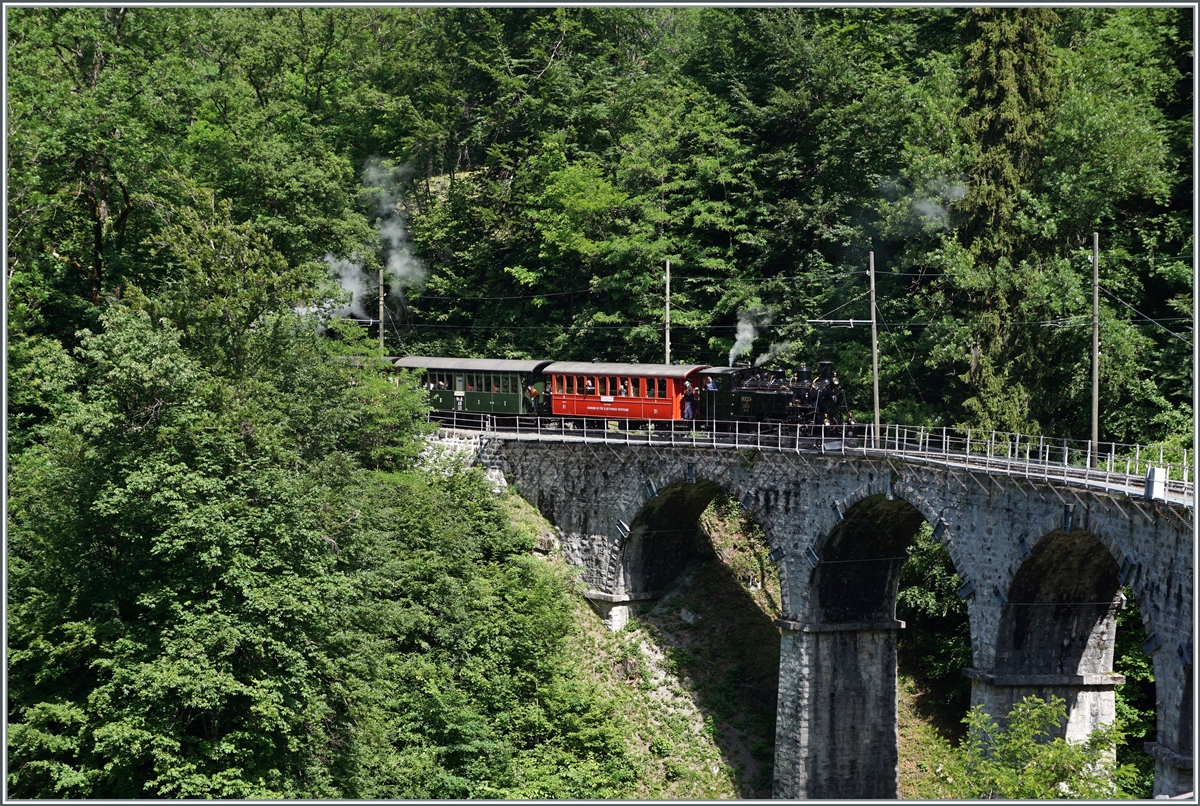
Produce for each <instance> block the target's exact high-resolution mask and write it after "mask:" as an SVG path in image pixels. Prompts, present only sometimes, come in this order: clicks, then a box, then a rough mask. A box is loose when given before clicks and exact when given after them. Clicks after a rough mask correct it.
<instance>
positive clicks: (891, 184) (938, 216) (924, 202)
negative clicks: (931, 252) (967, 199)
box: [880, 176, 967, 230]
mask: <svg viewBox="0 0 1200 806" xmlns="http://www.w3.org/2000/svg"><path fill="white" fill-rule="evenodd" d="M880 191H881V192H882V193H883V195H884V196H885V197H887V198H889V199H892V200H896V199H897V198H899V197H903V200H905V201H907V202H908V206H909V209H910V210H911V211H912V215H913V218H914V219H915V221H913V223H914V224H917V225H918V226H920V227H921V228H922V229H925V230H934V229H947V228H948V227H949V226H950V214H949V211H948V209H947V207H948V206H949V205H951V204H953V203H954V202H956V201H958V200H959V199H961V198H963V197H964V196H966V195H967V186H966V184H965V183H964V182H963V181H962V180H961V179H958V178H955V177H949V176H939V177H937V178H935V179H933V180H931V181H929V182H928V183H927V184H926V185H925V186H924V187H922V188H920V189H918V190H915V191H913V192H912V193H902V191H901V183H900V182H899V181H898V180H896V179H892V178H889V179H884V180H882V181H881V182H880Z"/></svg>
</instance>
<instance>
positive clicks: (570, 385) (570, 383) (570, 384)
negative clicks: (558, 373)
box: [566, 375, 575, 395]
mask: <svg viewBox="0 0 1200 806" xmlns="http://www.w3.org/2000/svg"><path fill="white" fill-rule="evenodd" d="M566 378H567V394H568V395H573V394H575V376H574V375H568V376H566Z"/></svg>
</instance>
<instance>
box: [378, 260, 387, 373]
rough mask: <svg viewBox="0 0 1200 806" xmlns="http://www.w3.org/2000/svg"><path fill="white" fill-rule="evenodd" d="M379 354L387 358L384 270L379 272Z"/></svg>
mask: <svg viewBox="0 0 1200 806" xmlns="http://www.w3.org/2000/svg"><path fill="white" fill-rule="evenodd" d="M379 354H380V355H382V356H387V350H386V349H385V348H384V346H383V269H380V270H379Z"/></svg>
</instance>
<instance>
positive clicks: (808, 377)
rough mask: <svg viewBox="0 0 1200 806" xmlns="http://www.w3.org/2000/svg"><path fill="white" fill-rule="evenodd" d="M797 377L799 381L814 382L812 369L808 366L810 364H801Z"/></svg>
mask: <svg viewBox="0 0 1200 806" xmlns="http://www.w3.org/2000/svg"><path fill="white" fill-rule="evenodd" d="M796 378H797V380H798V382H799V383H811V382H812V370H811V369H809V368H808V364H801V365H800V369H798V370H796Z"/></svg>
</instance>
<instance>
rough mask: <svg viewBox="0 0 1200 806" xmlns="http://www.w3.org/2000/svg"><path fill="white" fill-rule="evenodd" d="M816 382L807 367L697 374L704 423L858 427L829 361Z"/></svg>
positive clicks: (743, 367) (727, 369)
mask: <svg viewBox="0 0 1200 806" xmlns="http://www.w3.org/2000/svg"><path fill="white" fill-rule="evenodd" d="M818 366H819V367H820V373H819V375H818V377H817V378H816V380H813V377H812V371H811V370H810V369H809V368H808V365H807V364H801V365H800V366H799V368H798V369H796V371H795V372H792V373H788V372H787V371H786V370H781V369H760V368H756V367H751V366H749V365H745V364H743V365H739V366H733V367H711V368H708V369H703V370H700V371H699V372H698V373H697V376H698V379H699V381H700V389H699V390H698V395H699V400H698V402H699V417H698V419H700V420H713V421H730V420H732V421H743V422H746V421H748V422H782V423H795V424H799V425H802V426H809V427H810V429H811V428H812V427H817V426H841V425H845V426H848V427H849V426H854V425H855V422H854V416H853V415H852V414H851V413H850V409H849V406H848V405H847V401H846V391H845V389H843V388H842V386H841V384H840V383H838V378H837V374H836V373H834V371H833V363H832V362H831V361H821V362H819V364H818Z"/></svg>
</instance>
